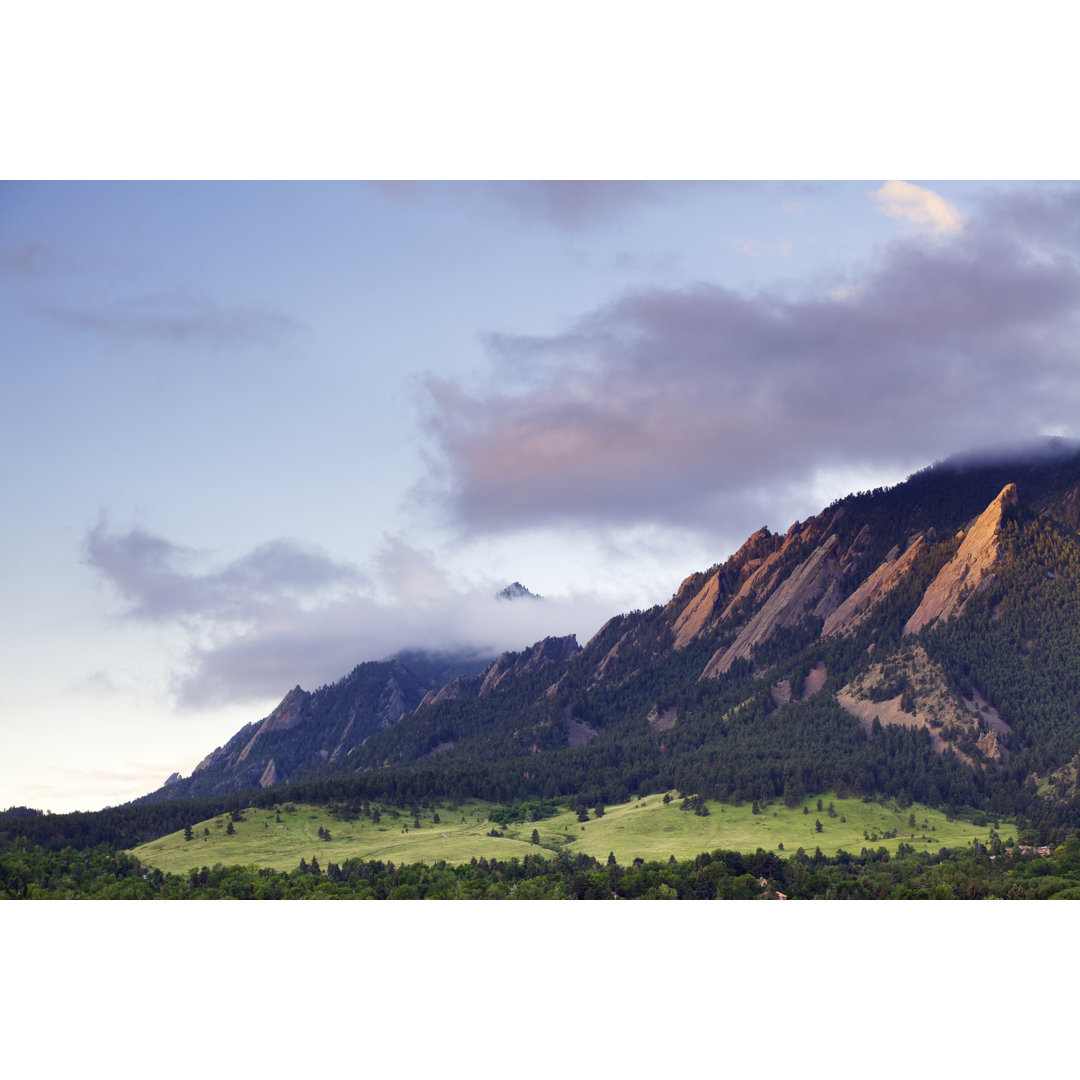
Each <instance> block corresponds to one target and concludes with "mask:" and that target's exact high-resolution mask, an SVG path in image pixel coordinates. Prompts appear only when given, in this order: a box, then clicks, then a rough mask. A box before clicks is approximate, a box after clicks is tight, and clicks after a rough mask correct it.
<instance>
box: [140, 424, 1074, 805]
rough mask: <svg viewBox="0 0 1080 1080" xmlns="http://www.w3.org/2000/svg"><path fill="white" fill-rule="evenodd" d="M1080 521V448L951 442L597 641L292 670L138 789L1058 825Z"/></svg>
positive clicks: (751, 541)
mask: <svg viewBox="0 0 1080 1080" xmlns="http://www.w3.org/2000/svg"><path fill="white" fill-rule="evenodd" d="M1078 527H1080V444H1077V443H1075V442H1070V441H1064V440H1051V441H1049V442H1044V443H1041V444H1039V445H1038V446H1037V447H1034V448H1028V449H1027V450H1025V451H1023V452H1013V453H999V454H996V455H995V454H984V455H981V456H974V455H967V456H963V457H957V458H953V459H950V460H948V461H945V462H941V463H938V464H936V465H933V466H931V467H929V468H927V469H924V470H922V471H921V472H918V473H916V474H914V475H913V476H911V477H909V478H908V479H907V480H906V481H904V482H903V483H901V484H898V485H896V486H894V487H891V488H876V489H874V490H872V491H862V492H858V493H854V494H851V495H849V496H847V497H846V498H843V499H840V500H837V501H836V502H834V503H833V504H832V505H830V506H829V507H826V508H824V509H823V510H822V511H821V512H820V513H818V514H816V515H815V516H813V517H811V518H808V519H807V520H805V521H798V522H795V523H794V524H792V525H791V526H790V527H789V528H788V529H787V530H786V531H785V532H783V533H774V532H772V531H770V530H769V529H768V528H764V527H763V528H761V529H759V530H758V531H757V532H755V533H753V534H752V535H751V536H750V537H748V538H747V540H746V541H745V543H744V544H743V545H742V546H741V547H740V548H739V549H738V550H737V551H736V552H735V553H734V554H732V555H731V556H730V557H728V558H727V559H725V560H724V561H723V562H720V563H717V564H715V565H713V566H712V567H709V568H708V569H706V570H702V571H698V572H695V573H691V574H690V575H689V576H687V577H686V578H685V579H684V580H683V581H682V582H681V584H680V585H679V586H678V587H677V588H676V589H675V591H674V593H673V595H672V596H671V599H670V600H669V601H668V602H667V603H665V604H661V605H657V606H655V607H653V608H650V609H648V610H639V611H633V612H628V613H622V614H617V615H614V616H613V617H612V618H611V619H610V620H609V621H608V622H607V623H606V624H605V625H604V626H603V627H602V628H601V629H600V630H599V631H598V632H597V633H596V634H595V635H594V636H593V637H592V638H591V639H590V640H589V641H588V642H586V644H585V645H584V646H581V645H580V644H579V643H578V641H577V639H576V638H575V637H574V636H572V635H571V636H568V637H564V638H546V639H544V640H542V641H539V642H536V643H534V644H533V645H531V646H529V647H527V648H523V649H522V650H521V651H519V652H507V653H504V654H503V655H501V656H499V657H497V658H495V659H490V658H488V659H483V658H478V657H475V656H467V657H466V656H447V655H443V656H438V655H433V654H429V653H425V652H423V651H416V652H413V653H409V654H401V655H399V656H396V657H394V658H392V659H390V660H385V661H378V662H367V663H362V664H359V665H358V666H357V667H356V668H355V669H354V670H353V671H352V672H350V673H349V674H348V675H346V676H345V677H344V678H342V679H341V680H340V681H338V682H336V683H334V684H333V685H330V686H325V687H322V688H319V689H317V690H314V691H311V692H308V691H305V690H303V689H301V688H300V687H299V686H294V687H293V688H292V689H291V690H289V691H288V692H287V693H286V694H285V696H284V697H283V699H282V701H281V703H280V704H279V705H278V706H277V708H276V709H274V710H273V712H271V713H270V715H269V716H267V717H265V718H263V719H261V720H258V721H255V722H253V723H251V724H248V725H246V726H245V727H244V728H242V729H241V730H240V731H239V732H237V733H236V735H234V736H233V738H232V739H230V740H229V741H228V742H227V743H226V744H225V745H224V746H223V747H219V748H217V749H215V750H214V751H212V752H211V753H210V754H208V755H207V756H206V757H205V758H204V759H203V761H202V762H201V763H200V764H199V765H198V766H197V767H196V769H195V770H194V772H193V773H192V775H191V776H190V777H187V778H182V777H179V776H178V775H176V774H174V775H173V776H172V777H170V778H169V780H168V781H167V782H166V784H165V785H164V786H163V787H162V788H160V789H159V790H157V791H155V792H153V793H151V794H150V795H148V796H146V797H145V800H140V801H148V802H154V801H160V800H172V799H177V798H187V797H205V796H220V795H223V794H226V793H242V792H255V791H259V790H261V789H268V788H273V789H277V787H278V786H279V785H286V789H291V790H294V791H298V790H300V788H303V789H304V790H305V791H307V792H308V793H309V794H313V795H322V796H328V795H343V794H350V793H353V794H357V795H363V796H364V797H368V796H370V797H383V798H396V799H398V800H399V801H402V802H403V801H407V800H413V799H418V798H426V797H430V796H432V795H449V796H455V797H458V796H478V797H484V798H490V799H497V800H500V801H507V802H510V801H515V800H516V801H522V800H528V799H537V798H553V797H560V798H569V799H572V800H577V801H579V802H581V803H582V804H584V805H587V806H593V805H602V804H603V803H604V802H609V803H613V802H617V801H621V800H623V799H626V798H629V797H630V796H631V795H633V794H636V793H637V792H645V791H663V790H668V789H671V788H678V789H679V790H681V791H684V792H685V791H691V792H697V793H699V794H702V795H705V796H709V797H714V798H723V799H729V800H736V801H738V800H747V801H749V800H751V799H755V800H757V799H761V800H763V801H768V800H771V799H774V798H779V797H783V798H784V799H785V800H788V801H794V800H796V799H798V798H801V797H802V795H803V794H804V793H806V792H812V791H823V790H827V789H831V790H836V791H837V792H838V793H842V792H850V793H860V794H871V793H883V794H887V795H890V796H893V797H895V798H897V799H898V800H900V802H901V803H903V802H904V801H905V800H906V801H911V800H919V801H921V802H924V803H927V804H930V805H945V806H950V805H951V806H961V805H963V806H974V807H979V806H982V807H985V808H987V809H993V810H994V811H995V812H998V813H1018V812H1025V813H1029V814H1032V815H1034V816H1036V817H1037V816H1038V815H1039V814H1040V813H1042V814H1049V815H1051V816H1053V815H1054V814H1057V815H1058V817H1059V818H1060V817H1061V815H1062V814H1063V813H1071V812H1072V811H1071V810H1067V808H1069V807H1075V805H1076V800H1075V796H1076V784H1077V767H1078V765H1080V619H1078V617H1077V616H1078V614H1080V610H1078V598H1080V534H1078ZM532 595H533V594H531V593H529V591H528V590H527V589H525V588H524V587H523V586H520V585H519V584H518V583H516V582H515V583H514V585H513V586H510V587H508V589H506V590H503V592H502V593H501V594H500V596H501V597H503V598H508V599H514V598H518V597H528V596H532Z"/></svg>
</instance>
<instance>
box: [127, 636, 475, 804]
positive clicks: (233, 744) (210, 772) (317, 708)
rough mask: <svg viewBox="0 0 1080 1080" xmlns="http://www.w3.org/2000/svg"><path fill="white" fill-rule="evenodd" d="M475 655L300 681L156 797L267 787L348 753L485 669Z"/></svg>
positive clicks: (410, 660) (437, 656) (419, 656)
mask: <svg viewBox="0 0 1080 1080" xmlns="http://www.w3.org/2000/svg"><path fill="white" fill-rule="evenodd" d="M490 663H491V661H490V660H488V659H477V658H476V657H474V656H471V655H457V656H455V655H452V654H445V653H428V652H423V651H421V650H415V651H411V652H405V653H401V654H399V655H398V656H396V657H394V658H393V659H390V660H383V661H371V662H368V663H364V664H359V665H357V667H355V668H354V669H353V670H352V671H351V672H350V673H349V674H348V675H346V676H345V677H344V678H343V679H340V680H339V681H338V682H336V683H334V684H332V685H330V686H323V687H320V688H319V689H317V690H315V691H313V692H308V691H306V690H303V689H301V687H299V686H295V687H293V689H292V690H290V691H289V692H288V693H287V694H286V695H285V697H284V698H282V700H281V703H280V704H279V705H278V706H277V708H275V709H274V710H273V712H271V713H270V715H269V716H267V717H265V718H263V719H262V720H260V721H255V722H253V723H250V724H246V725H245V726H244V727H242V728H241V729H240V730H239V731H238V732H237V733H236V734H235V735H234V736H233V737H232V738H231V739H229V741H228V742H227V743H225V745H224V746H219V747H217V749H215V750H213V751H212V752H211V753H209V754H208V755H207V756H206V757H205V758H203V760H202V761H200V762H199V764H198V765H196V766H195V768H194V770H193V771H192V774H191V776H189V777H187V778H186V779H185V778H184V777H181V776H180V775H179V774H178V773H173V775H172V776H170V777H169V778H168V780H166V782H165V784H164V785H163V786H162V787H161V788H159V789H158V790H157V791H156V792H153V793H151V794H150V795H148V796H147V798H149V799H176V798H189V797H202V796H209V795H218V794H221V793H223V792H233V791H244V790H248V789H251V788H256V787H259V788H266V787H271V786H273V785H275V784H281V783H284V782H286V781H288V780H293V779H298V778H300V777H302V776H304V775H307V774H310V773H312V772H317V771H318V770H319V769H320V768H321V767H324V766H333V765H335V764H337V763H338V762H340V761H343V760H346V759H347V758H348V756H349V754H350V753H351V752H352V751H353V750H355V749H356V748H357V747H358V746H361V745H363V743H364V742H365V740H367V739H369V738H371V736H373V735H375V734H377V733H378V732H380V731H386V730H387V729H389V728H390V727H392V726H393V725H394V724H395V723H397V722H398V721H399V720H400V719H401V718H402V717H403V716H405V715H407V714H409V713H411V712H413V711H414V710H415V709H416V707H417V706H418V705H419V704H420V702H421V701H422V700H423V698H424V696H425V695H426V694H429V693H430V692H431V690H432V688H433V687H434V686H440V685H442V684H443V683H445V682H446V681H447V680H448V679H452V678H454V677H455V676H456V675H460V674H473V673H475V672H476V671H478V670H486V668H487V667H488V665H490Z"/></svg>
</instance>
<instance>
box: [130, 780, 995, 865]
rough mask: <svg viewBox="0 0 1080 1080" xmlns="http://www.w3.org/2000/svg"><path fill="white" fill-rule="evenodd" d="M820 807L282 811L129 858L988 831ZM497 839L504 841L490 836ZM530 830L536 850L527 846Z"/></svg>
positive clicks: (409, 855)
mask: <svg viewBox="0 0 1080 1080" xmlns="http://www.w3.org/2000/svg"><path fill="white" fill-rule="evenodd" d="M818 802H819V798H818V797H817V796H811V797H809V798H807V799H806V800H805V801H804V802H803V803H802V804H800V805H799V806H797V807H795V808H794V809H789V808H787V807H785V806H784V805H783V804H782V803H774V804H770V805H767V806H765V807H764V808H763V809H762V810H761V812H760V813H757V814H755V813H754V812H753V807H752V806H749V805H745V804H744V805H740V806H732V805H730V804H725V803H718V802H706V803H705V804H704V805H705V806H707V807H708V810H709V813H708V814H707V815H699V814H696V813H694V812H693V811H692V810H684V809H681V808H680V807H681V800H680V799H679V797H678V796H677V795H675V794H674V793H671V799H670V801H669V802H668V803H666V804H665V802H664V796H663V795H649V796H647V797H642V798H638V799H634V800H632V801H630V802H628V803H623V804H622V805H619V806H611V807H608V808H607V809H606V812H605V813H604V814H603V816H602V817H596V816H595V812H593V811H590V813H589V820H588V821H586V822H581V821H579V820H578V815H577V814H576V813H574V812H573V811H570V810H566V811H565V812H563V813H560V814H557V815H556V816H555V817H550V818H546V819H544V820H542V821H536V822H519V823H516V824H513V825H508V826H493V825H492V824H491V822H490V821H489V820H488V814H489V812H490V810H491V809H492V808H493V806H492V804H489V803H482V802H477V801H469V802H464V803H457V804H450V803H447V804H445V805H442V806H438V807H435V808H428V809H425V810H422V811H421V812H420V814H419V816H418V819H414V817H413V815H412V813H411V812H408V811H402V810H393V809H388V808H385V807H382V808H380V809H381V814H380V820H379V821H378V822H375V821H373V820H371V819H370V818H364V817H357V818H355V819H353V820H352V821H346V820H342V819H341V818H338V817H335V816H334V815H332V814H331V813H330V812H329V811H328V810H327V809H326V808H325V807H317V806H294V805H292V804H282V805H281V806H280V807H278V808H274V809H266V810H263V809H246V810H244V811H243V818H244V820H243V821H237V822H232V825H233V833H232V834H231V835H230V834H229V832H228V826H229V824H230V816H229V815H228V814H223V815H221V816H219V817H216V818H210V819H209V820H207V821H200V822H197V823H196V822H193V823H192V838H191V839H190V840H185V839H184V833H183V831H180V832H175V833H171V834H169V835H168V836H163V837H161V838H160V839H158V840H154V841H152V842H150V843H148V844H143V845H141V846H140V847H137V848H135V849H134V850H133V854H134V855H135V856H136V857H137V858H138V859H140V860H141V861H142V862H144V863H146V864H147V865H149V866H153V867H157V868H159V869H161V870H163V871H165V872H171V873H176V874H186V873H188V872H189V871H190V870H192V869H197V868H199V867H201V866H213V865H215V864H216V863H222V864H223V865H225V866H232V865H241V866H248V865H252V866H255V867H273V868H274V869H277V870H295V869H296V867H297V866H298V865H299V863H300V860H301V859H305V860H306V861H307V862H309V863H310V862H311V859H312V857H313V856H314V857H315V858H317V859H318V862H319V865H320V867H322V868H323V869H325V868H326V866H327V865H328V864H329V863H331V862H335V863H338V864H339V865H340V864H341V863H343V862H345V860H346V859H353V858H360V859H368V860H371V859H378V860H380V861H382V862H394V863H397V864H399V865H400V864H403V863H427V864H429V865H430V864H432V863H435V862H438V861H440V860H441V861H444V862H447V863H465V862H469V861H470V860H471V859H473V858H481V857H484V858H487V859H510V858H512V857H514V856H517V857H519V858H521V857H523V856H525V855H529V854H539V855H544V856H547V857H550V856H552V855H553V854H555V853H556V852H559V851H567V852H570V853H576V852H584V853H585V854H587V855H592V856H594V857H595V858H597V859H601V860H604V859H606V858H607V856H608V854H609V853H610V852H614V854H615V858H616V860H617V861H618V862H620V863H622V864H623V865H628V864H629V863H631V862H632V861H633V860H634V859H635V858H642V859H645V860H646V861H652V860H656V859H664V860H666V859H668V858H669V857H670V856H672V855H674V856H675V858H676V859H686V858H692V857H693V856H695V855H698V854H700V853H701V852H704V851H715V850H716V849H718V848H722V849H725V850H729V851H744V852H753V851H756V850H757V849H758V848H764V849H765V850H767V851H776V852H778V853H779V854H781V855H782V856H789V855H793V854H794V853H795V852H796V851H797V850H798V849H799V848H800V847H801V848H804V849H805V850H806V851H807V852H808V853H810V854H812V853H813V852H814V849H815V848H818V847H820V848H821V850H822V852H823V853H824V854H826V855H835V854H836V853H837V851H839V850H840V849H841V848H843V849H844V850H846V851H850V852H853V853H855V854H858V853H859V851H861V849H862V848H864V847H866V848H869V849H872V850H875V849H877V848H880V847H885V848H887V849H888V850H889V851H890V852H891V853H895V852H896V849H897V846H898V845H899V844H900V843H907V844H910V845H912V846H914V847H915V848H916V850H918V849H920V848H925V849H926V850H928V851H935V852H936V851H937V850H938V849H939V848H942V847H953V848H955V847H966V846H968V845H969V844H971V842H972V841H973V840H978V841H979V842H980V843H981V844H984V845H989V843H990V836H989V833H990V829H991V827H992V826H993V822H992V821H988V824H987V825H985V826H982V827H979V826H976V825H972V824H971V823H970V822H966V821H961V820H959V819H955V820H953V821H949V820H948V819H947V818H946V816H945V815H944V814H943V813H941V812H940V811H938V810H931V809H930V808H929V807H926V806H922V805H921V804H919V803H915V804H914V805H913V806H910V807H906V808H904V809H901V808H900V807H898V806H897V805H896V804H895V803H894V802H891V801H887V802H885V803H878V802H863V801H862V800H861V799H853V798H843V799H841V798H838V797H836V796H833V795H822V796H820V803H821V809H820V810H819V809H818ZM830 807H831V808H832V812H831V813H830ZM436 816H437V817H438V819H439V820H438V821H436V820H435V817H436ZM912 817H914V824H913V823H912ZM417 820H418V821H419V826H417V824H416V821H417ZM818 822H820V824H821V828H820V831H819V830H818V827H817V823H818ZM493 828H494V829H495V830H496V831H497V832H499V833H501V835H500V836H492V835H491V832H492V829H493ZM320 830H323V832H322V834H320ZM533 830H535V831H536V833H537V834H538V839H539V845H537V844H536V843H533V842H532V833H533ZM997 831H998V833H999V834H1000V836H1001V838H1002V840H1007V838H1008V837H1010V836H1013V835H1015V831H1016V830H1015V825H1013V824H1012V823H1011V822H1006V821H1001V822H999V823H998V828H997ZM327 833H328V834H329V839H326V838H325V836H326V834H327ZM781 844H782V845H783V847H782V848H781V846H780V845H781Z"/></svg>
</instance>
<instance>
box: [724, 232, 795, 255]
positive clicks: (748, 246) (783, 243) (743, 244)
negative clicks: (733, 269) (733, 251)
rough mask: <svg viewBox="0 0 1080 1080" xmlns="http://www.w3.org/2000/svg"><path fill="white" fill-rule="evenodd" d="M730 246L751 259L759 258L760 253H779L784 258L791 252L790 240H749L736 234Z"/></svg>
mask: <svg viewBox="0 0 1080 1080" xmlns="http://www.w3.org/2000/svg"><path fill="white" fill-rule="evenodd" d="M731 246H732V247H733V248H737V249H738V250H739V251H741V252H742V253H743V254H744V255H749V256H750V258H751V259H759V258H761V256H762V255H770V254H772V255H779V256H780V258H782V259H786V258H787V257H788V256H789V255H790V254H791V241H790V240H775V241H771V242H769V243H766V242H765V241H764V240H749V239H747V238H746V237H742V236H736V237H733V238H732V240H731Z"/></svg>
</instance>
